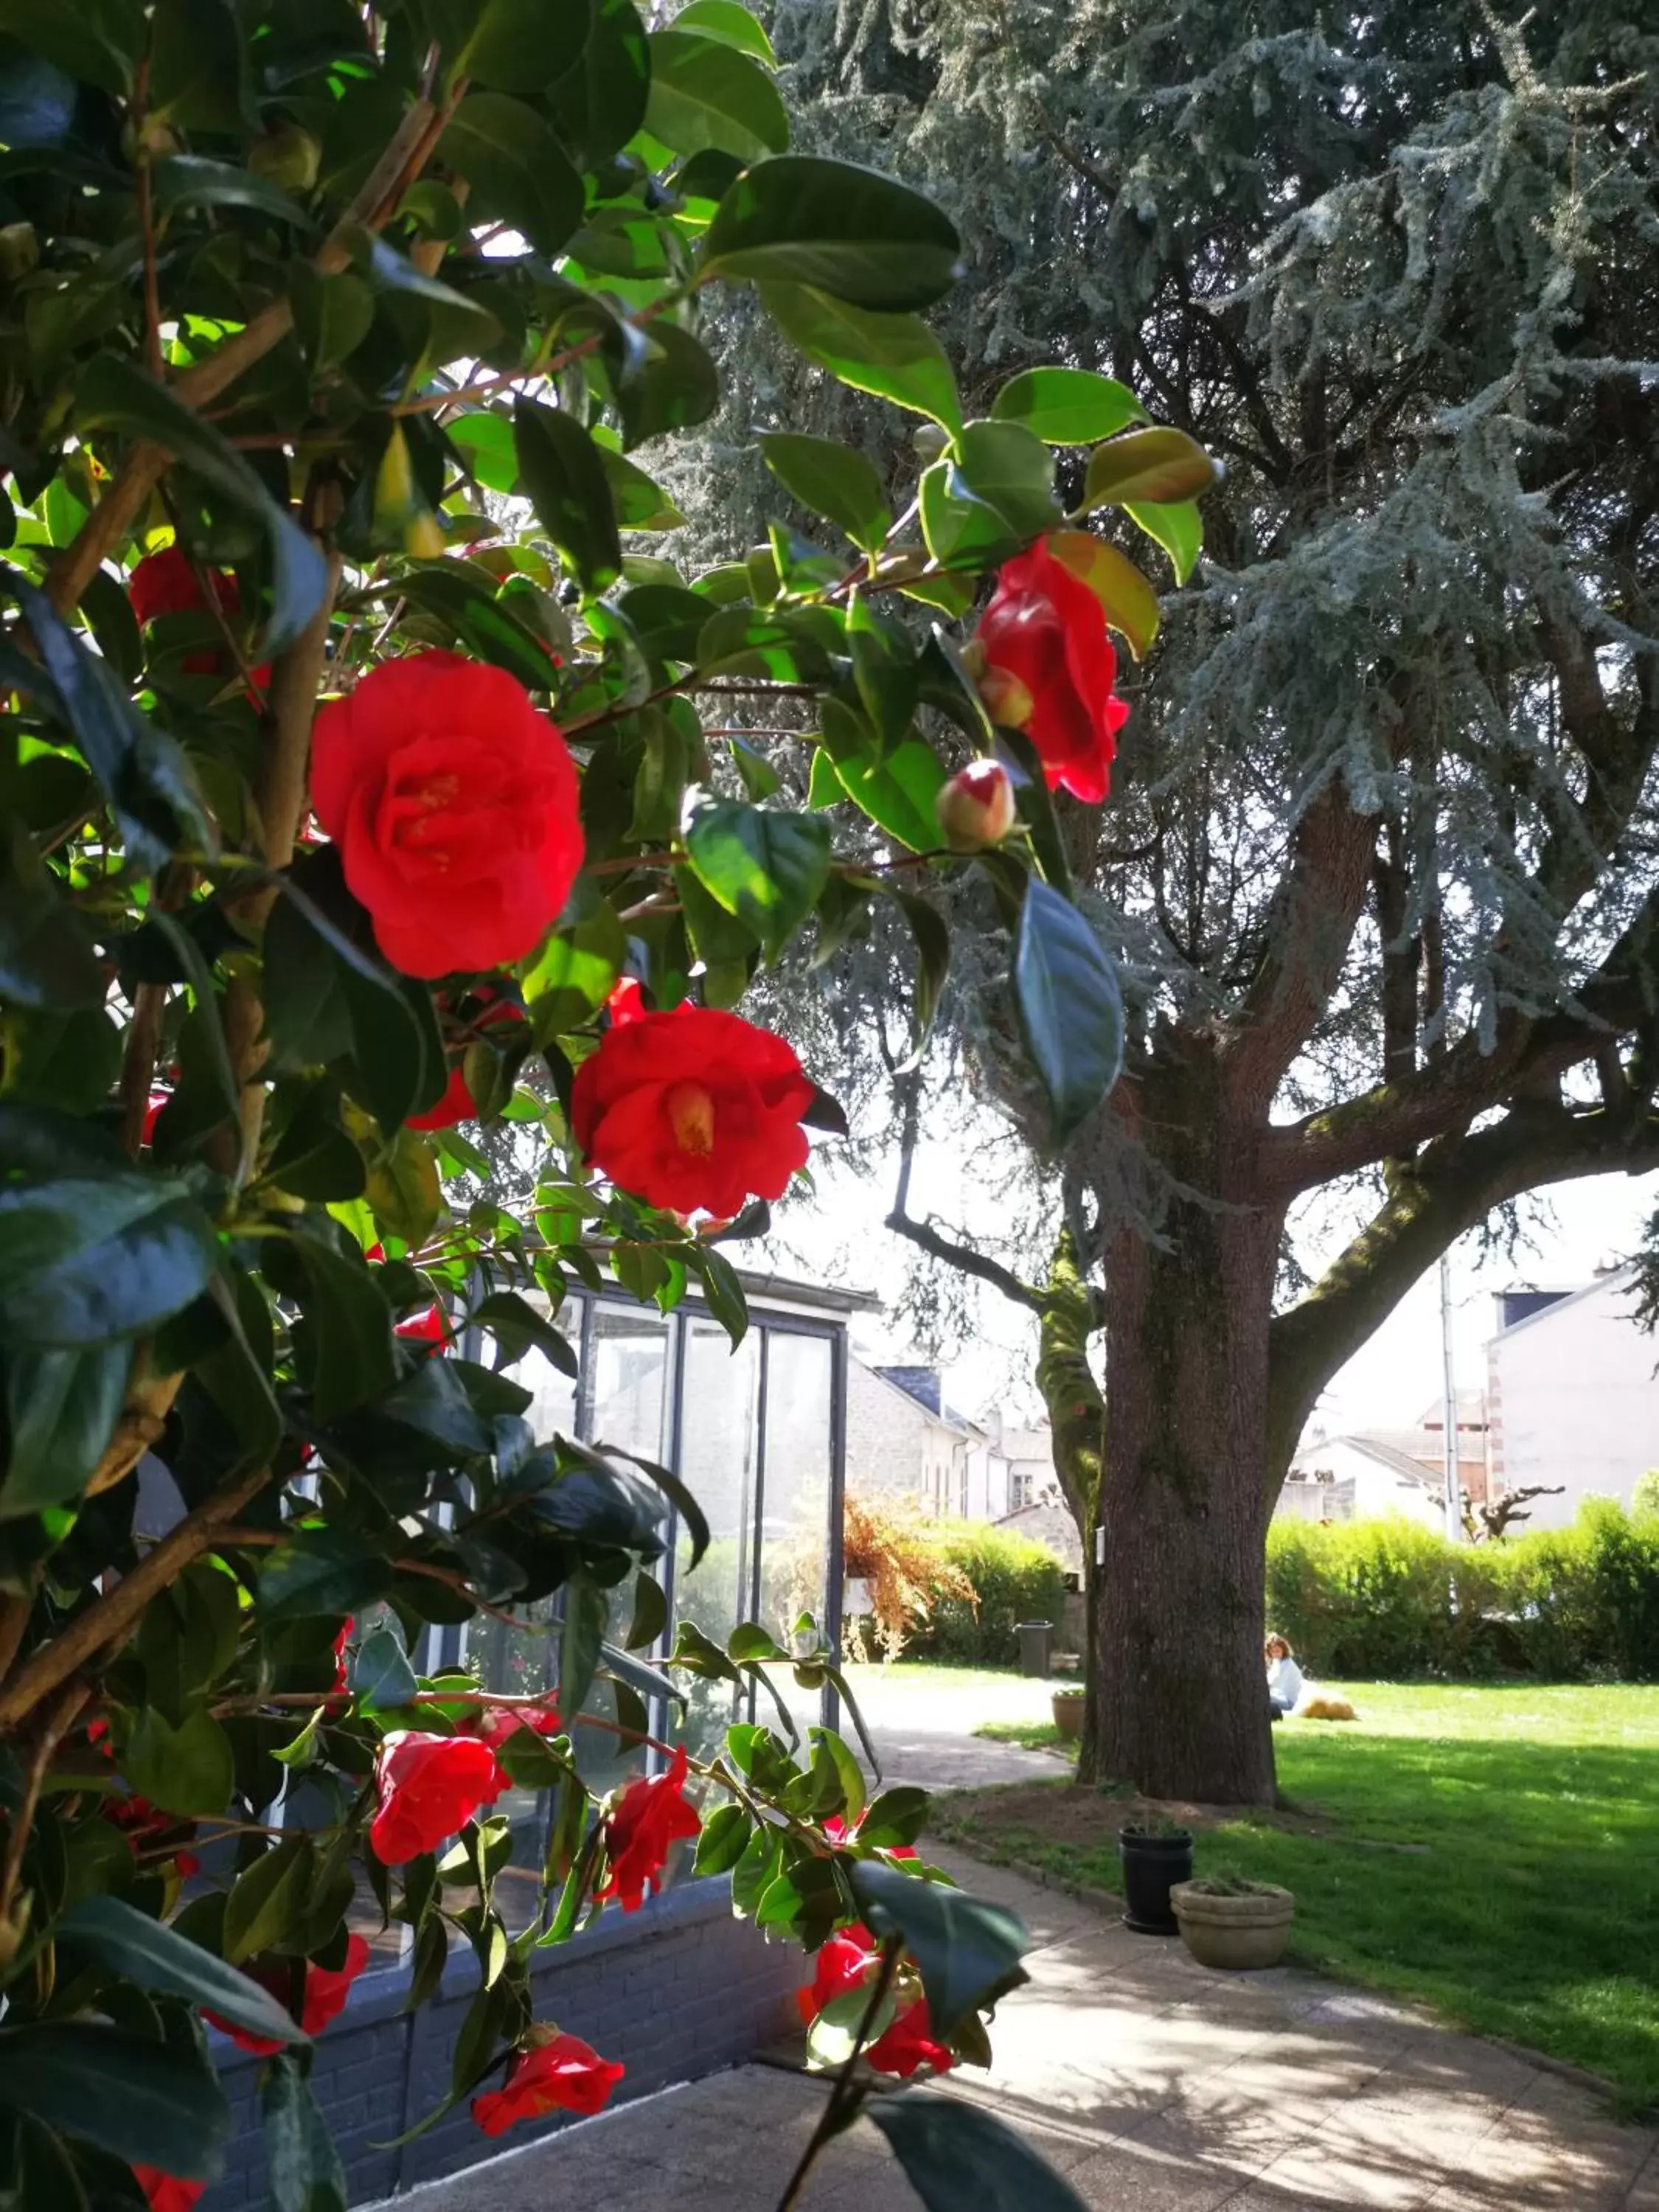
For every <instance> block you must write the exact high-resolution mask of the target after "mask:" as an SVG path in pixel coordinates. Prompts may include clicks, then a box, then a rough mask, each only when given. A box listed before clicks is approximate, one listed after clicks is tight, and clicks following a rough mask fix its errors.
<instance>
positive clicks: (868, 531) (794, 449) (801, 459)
mask: <svg viewBox="0 0 1659 2212" xmlns="http://www.w3.org/2000/svg"><path fill="white" fill-rule="evenodd" d="M760 448H761V453H762V456H763V459H764V460H765V462H766V465H767V467H768V468H769V469H770V470H771V471H772V473H773V475H774V476H775V477H776V478H777V479H778V482H779V483H781V484H782V486H783V487H784V489H785V490H786V491H788V492H792V493H793V495H794V496H795V497H796V498H797V499H798V500H799V501H800V503H801V505H802V506H803V507H809V508H810V509H811V512H812V513H814V514H822V515H824V516H827V517H828V519H829V520H830V521H831V522H833V523H834V524H835V525H836V528H837V529H838V530H841V531H843V532H845V533H846V535H847V536H848V538H851V539H852V541H853V543H854V544H855V545H860V546H862V547H863V548H864V550H865V551H866V552H867V553H873V552H874V551H875V550H876V549H877V547H878V545H879V544H881V542H882V539H883V538H884V537H885V536H886V534H887V532H888V531H889V529H890V527H891V526H892V520H893V517H892V514H891V512H890V509H889V507H888V504H887V499H886V495H885V494H884V491H883V490H882V488H881V478H880V477H878V475H877V474H876V471H875V469H874V467H873V466H872V464H871V463H870V462H869V461H867V460H866V459H865V458H864V455H863V454H862V453H857V452H855V451H854V448H853V447H850V446H842V445H838V444H837V443H836V441H835V440H834V439H833V438H808V437H803V436H801V435H799V434H798V433H796V432H795V431H793V430H772V431H769V432H768V433H767V435H765V436H764V437H763V438H762V440H761V441H760Z"/></svg>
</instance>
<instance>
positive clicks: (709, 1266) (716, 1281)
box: [687, 1245, 749, 1352]
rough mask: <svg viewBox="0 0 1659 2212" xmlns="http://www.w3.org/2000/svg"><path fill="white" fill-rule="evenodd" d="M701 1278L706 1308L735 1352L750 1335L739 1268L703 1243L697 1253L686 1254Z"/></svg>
mask: <svg viewBox="0 0 1659 2212" xmlns="http://www.w3.org/2000/svg"><path fill="white" fill-rule="evenodd" d="M687 1265H688V1266H690V1267H695V1268H696V1273H697V1274H698V1275H699V1276H700V1278H701V1279H702V1294H703V1297H704V1298H705V1299H706V1300H707V1302H708V1310H709V1312H710V1313H711V1314H712V1315H713V1316H714V1319H715V1320H716V1321H717V1322H719V1323H720V1327H721V1328H723V1329H724V1330H725V1331H726V1335H727V1336H728V1337H729V1338H730V1339H731V1340H732V1350H733V1351H734V1352H735V1351H736V1350H737V1348H738V1346H739V1345H740V1344H741V1343H742V1342H743V1340H744V1337H745V1336H746V1335H747V1334H749V1301H748V1299H747V1298H746V1297H744V1291H743V1285H742V1283H741V1282H740V1281H739V1280H738V1271H737V1269H736V1268H735V1267H733V1266H732V1263H731V1261H729V1260H728V1259H726V1257H725V1255H723V1254H721V1253H719V1252H716V1251H714V1249H712V1248H711V1247H709V1246H708V1245H705V1246H704V1247H703V1248H702V1253H701V1255H697V1256H696V1257H695V1258H692V1257H688V1260H687Z"/></svg>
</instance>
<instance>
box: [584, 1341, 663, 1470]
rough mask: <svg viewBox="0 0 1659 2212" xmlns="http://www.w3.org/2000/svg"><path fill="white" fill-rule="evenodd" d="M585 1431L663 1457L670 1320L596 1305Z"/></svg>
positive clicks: (598, 1440)
mask: <svg viewBox="0 0 1659 2212" xmlns="http://www.w3.org/2000/svg"><path fill="white" fill-rule="evenodd" d="M592 1347H593V1348H592V1373H591V1374H590V1376H588V1378H587V1379H588V1393H589V1398H588V1402H589V1405H590V1407H592V1411H591V1413H589V1416H588V1424H587V1433H588V1435H589V1437H591V1438H592V1442H593V1443H597V1444H614V1445H616V1446H617V1449H618V1450H621V1451H637V1452H643V1453H644V1454H645V1456H646V1457H647V1459H657V1460H659V1459H661V1458H663V1457H664V1456H665V1448H666V1443H667V1435H668V1424H667V1420H666V1418H665V1416H666V1413H667V1407H668V1392H667V1387H666V1386H667V1380H668V1323H667V1322H666V1320H665V1318H664V1317H663V1316H662V1315H661V1314H655V1313H645V1312H641V1310H640V1309H639V1308H637V1307H630V1308H627V1309H624V1308H621V1307H617V1306H605V1305H599V1306H595V1308H594V1309H593V1336H592Z"/></svg>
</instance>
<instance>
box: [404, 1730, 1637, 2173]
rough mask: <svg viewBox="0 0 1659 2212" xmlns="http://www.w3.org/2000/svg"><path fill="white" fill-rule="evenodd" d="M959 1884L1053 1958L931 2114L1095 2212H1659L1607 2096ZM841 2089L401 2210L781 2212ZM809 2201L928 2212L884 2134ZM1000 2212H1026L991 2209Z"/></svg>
mask: <svg viewBox="0 0 1659 2212" xmlns="http://www.w3.org/2000/svg"><path fill="white" fill-rule="evenodd" d="M1048 1771H1051V1772H1052V1771H1053V1769H1052V1766H1050V1768H1049V1770H1048ZM907 1778H908V1770H907ZM940 1856H941V1857H945V1856H946V1855H944V1854H941V1855H940ZM949 1863H951V1870H952V1872H953V1873H955V1874H956V1875H957V1876H958V1878H959V1879H960V1880H961V1881H963V1884H964V1886H965V1887H971V1888H972V1889H973V1890H975V1892H976V1893H979V1894H980V1895H981V1896H989V1897H994V1898H998V1899H1001V1900H1002V1901H1003V1902H1005V1903H1006V1904H1009V1905H1012V1906H1013V1907H1014V1908H1015V1910H1016V1911H1018V1912H1019V1913H1020V1914H1021V1915H1022V1916H1023V1917H1024V1919H1025V1921H1026V1923H1027V1925H1028V1926H1029V1927H1030V1929H1031V1930H1032V1933H1033V1935H1034V1936H1036V1939H1037V1944H1038V1948H1036V1951H1035V1952H1034V1954H1032V1955H1031V1956H1030V1957H1029V1958H1028V1959H1027V1960H1026V1965H1027V1966H1028V1968H1029V1969H1030V1974H1031V1983H1030V1986H1029V1987H1028V1988H1026V1989H1024V1990H1018V1992H1016V1994H1015V1995H1014V1996H1012V1997H1011V1998H1009V1999H1008V2000H1007V2001H1006V2002H1005V2003H1004V2004H1003V2005H1002V2007H1001V2008H1000V2010H999V2013H998V2015H997V2018H996V2021H995V2022H994V2026H993V2028H992V2041H993V2044H994V2048H995V2053H996V2057H995V2063H994V2066H993V2068H992V2069H991V2071H990V2073H989V2074H988V2075H984V2074H976V2073H973V2072H971V2071H969V2070H966V2069H964V2070H963V2071H962V2072H959V2073H957V2074H953V2075H951V2076H950V2077H949V2078H948V2080H947V2081H946V2082H945V2083H944V2084H943V2085H942V2086H940V2087H931V2088H927V2089H924V2090H918V2091H916V2092H915V2093H916V2094H919V2095H925V2096H964V2097H967V2098H969V2099H970V2100H974V2101H975V2102H979V2103H982V2104H984V2105H986V2106H987V2107H989V2108H990V2109H991V2110H993V2111H994V2112H998V2113H999V2114H1000V2116H1001V2117H1002V2118H1004V2119H1006V2120H1007V2121H1008V2122H1009V2123H1010V2124H1012V2125H1013V2126H1014V2127H1016V2128H1018V2129H1019V2130H1020V2131H1021V2132H1022V2133H1024V2135H1026V2136H1029V2137H1030V2140H1031V2142H1033V2143H1034V2144H1036V2146H1037V2147H1038V2148H1040V2149H1041V2150H1042V2153H1043V2154H1044V2155H1045V2156H1046V2157H1047V2158H1048V2160H1049V2161H1050V2163H1051V2164H1053V2165H1054V2166H1057V2167H1058V2168H1059V2169H1060V2171H1061V2172H1063V2173H1065V2174H1066V2177H1067V2179H1069V2180H1070V2182H1071V2185H1072V2186H1073V2189H1075V2190H1076V2191H1077V2192H1078V2194H1079V2196H1080V2197H1082V2199H1083V2200H1084V2202H1085V2204H1087V2205H1089V2206H1090V2207H1091V2208H1094V2212H1215V2208H1218V2207H1221V2206H1224V2205H1225V2207H1226V2208H1227V2212H1333V2208H1336V2207H1370V2208H1377V2212H1659V2152H1656V2136H1655V2133H1654V2131H1653V2130H1651V2129H1638V2128H1631V2127H1622V2126H1619V2125H1617V2124H1614V2123H1613V2122H1612V2121H1610V2120H1608V2119H1607V2118H1606V2117H1605V2116H1604V2115H1603V2113H1602V2112H1601V2109H1600V2106H1599V2105H1598V2101H1597V2100H1596V2098H1595V2095H1594V2093H1591V2092H1589V2090H1587V2089H1585V2088H1583V2087H1580V2086H1578V2085H1577V2084H1576V2083H1574V2082H1571V2081H1567V2080H1565V2079H1564V2078H1562V2077H1561V2076H1560V2075H1556V2074H1553V2073H1551V2072H1548V2071H1546V2070H1545V2069H1542V2068H1541V2067H1540V2066H1538V2065H1535V2064H1534V2063H1532V2062H1530V2061H1529V2060H1528V2059H1526V2058H1523V2057H1516V2056H1514V2055H1512V2054H1511V2053H1510V2052H1509V2051H1504V2050H1500V2049H1498V2048H1497V2047H1495V2046H1494V2045H1490V2044H1485V2043H1480V2042H1478V2041H1476V2040H1474V2039H1472V2038H1470V2037H1467V2036H1460V2035H1453V2034H1450V2033H1448V2032H1447V2031H1445V2030H1444V2029H1443V2028H1438V2027H1435V2026H1433V2025H1432V2024H1431V2022H1429V2021H1426V2020H1425V2019H1424V2018H1422V2017H1420V2016H1419V2015H1416V2014H1414V2013H1413V2012H1411V2011H1409V2010H1407V2008H1404V2007H1401V2006H1398V2005H1395V2004H1391V2003H1388V2002H1383V2001H1382V2000H1381V1999H1377V1998H1374V1997H1369V1996H1360V1995H1358V1994H1356V1993H1354V1992H1352V1991H1348V1990H1342V1989H1340V1988H1337V1987H1336V1986H1334V1984H1329V1983H1326V1982H1321V1981H1318V1980H1316V1979H1314V1978H1311V1977H1310V1976H1304V1975H1301V1974H1295V1973H1291V1972H1287V1971H1285V1970H1283V1969H1275V1970H1274V1971H1273V1972H1268V1973H1262V1974H1251V1975H1247V1976H1234V1975H1230V1976H1222V1975H1218V1974H1211V1973H1206V1972H1205V1971H1204V1970H1203V1969H1202V1968H1201V1967H1199V1966H1194V1964H1193V1963H1192V1961H1191V1960H1189V1959H1188V1957H1187V1954H1186V1953H1185V1952H1184V1951H1183V1950H1182V1948H1181V1946H1180V1944H1179V1943H1178V1942H1164V1941H1162V1940H1160V1939H1158V1938H1155V1937H1141V1936H1131V1935H1129V1934H1128V1933H1127V1931H1126V1930H1125V1929H1122V1928H1121V1926H1119V1925H1118V1924H1117V1923H1116V1922H1115V1921H1113V1920H1111V1919H1109V1917H1106V1916H1105V1915H1103V1913H1102V1912H1100V1911H1097V1910H1096V1909H1095V1908H1094V1907H1093V1906H1091V1905H1085V1904H1082V1903H1078V1902H1073V1900H1071V1899H1067V1898H1066V1897H1063V1896H1061V1895H1060V1894H1058V1893H1055V1892H1054V1891H1052V1890H1049V1889H1045V1888H1041V1887H1036V1885H1034V1884H1032V1883H1030V1882H1028V1881H1024V1880H1022V1879H1021V1878H1020V1877H1018V1875H1011V1874H1008V1873H1006V1872H1005V1871H1002V1870H1000V1869H994V1868H989V1867H983V1866H980V1865H977V1864H975V1863H970V1862H969V1861H966V1860H963V1859H959V1858H958V1859H955V1860H953V1861H950V1862H949ZM823 2094H824V2091H823V2085H822V2083H821V2082H819V2081H815V2080H814V2079H812V2078H811V2077H810V2076H807V2075H800V2074H796V2073H792V2072H789V2071H787V2070H783V2069H777V2068H772V2067H767V2066H758V2065H756V2066H745V2067H741V2068H738V2069H737V2070H736V2071H734V2072H732V2073H728V2074H724V2075H716V2076H714V2078H712V2079H711V2080H708V2081H702V2082H698V2083H696V2084H694V2085H693V2086H691V2087H687V2088H684V2089H679V2090H673V2091H670V2092H669V2093H667V2094H665V2095H664V2096H661V2097H659V2098H655V2099H653V2100H649V2101H648V2102H645V2103H642V2104H641V2105H639V2106H635V2107H633V2108H631V2109H630V2108H629V2107H628V2106H623V2107H622V2108H621V2109H620V2110H618V2111H617V2112H613V2113H610V2114H607V2115H605V2116H604V2117H603V2118H599V2119H598V2120H594V2121H591V2122H588V2123H586V2124H584V2125H582V2126H580V2127H576V2128H573V2129H571V2130H568V2131H566V2132H564V2133H563V2134H562V2135H561V2136H558V2137H556V2138H555V2139H554V2140H552V2141H551V2142H542V2143H538V2144H536V2145H534V2146H532V2147H531V2148H528V2149H526V2150H525V2151H523V2152H522V2153H518V2154H509V2155H508V2156H507V2157H506V2158H504V2159H501V2160H495V2161H492V2162H491V2163H490V2164H489V2165H488V2166H483V2167H479V2168H475V2169H474V2170H473V2171H472V2172H471V2173H468V2174H464V2175H460V2176H459V2177H457V2178H456V2179H453V2180H450V2181H447V2182H442V2183H438V2184H435V2185H433V2186H432V2187H430V2188H429V2189H427V2190H423V2191H416V2192H415V2193H414V2195H413V2196H412V2197H410V2198H406V2199H403V2200H401V2202H402V2203H408V2204H410V2206H411V2208H415V2207H418V2208H419V2212H545V2208H546V2207H548V2206H550V2205H554V2204H565V2203H587V2204H592V2205H596V2206H599V2207H602V2208H603V2212H671V2208H673V2209H674V2212H769V2208H771V2207H772V2206H774V2205H775V2204H776V2203H777V2200H778V2197H779V2195H780V2193H781V2190H782V2188H783V2185H784V2183H785V2182H786V2180H787V2178H788V2175H789V2173H790V2172H791V2170H792V2168H793V2165H794V2162H795V2160H796V2159H797V2157H798V2156H799V2152H800V2149H801V2147H802V2145H803V2144H804V2143H805V2140H806V2138H807V2136H808V2135H809V2134H810V2133H811V2128H812V2125H813V2123H814V2120H815V2118H816V2117H817V2112H818V2111H819V2110H820V2108H821V2104H822V2100H823ZM799 2202H800V2207H801V2212H917V2203H918V2200H917V2198H916V2197H915V2195H914V2194H913V2192H912V2191H911V2190H910V2188H909V2185H908V2183H907V2182H906V2181H905V2179H904V2178H903V2175H902V2172H901V2171H900V2169H899V2167H898V2166H896V2163H895V2162H894V2160H893V2159H892V2158H891V2156H890V2153H889V2152H888V2150H887V2148H886V2145H885V2142H884V2139H883V2138H882V2137H881V2136H878V2134H877V2133H876V2131H875V2130H874V2129H873V2128H872V2127H871V2126H870V2125H869V2124H867V2123H860V2124H859V2125H858V2126H857V2127H855V2128H854V2129H853V2130H851V2131H850V2133H848V2135H846V2136H842V2137H841V2138H840V2139H839V2140H837V2141H836V2142H834V2143H832V2144H830V2146H829V2148H828V2149H827V2151H826V2152H825V2153H824V2154H823V2158H822V2160H821V2162H820V2164H819V2166H818V2167H817V2169H816V2170H815V2174H814V2178H813V2179H812V2180H811V2184H810V2185H809V2186H808V2188H807V2190H806V2191H805V2194H804V2195H803V2197H801V2199H800V2200H799ZM985 2212H1018V2208H1016V2207H1013V2206H1012V2205H1008V2204H1006V2203H1003V2202H1001V2201H998V2202H997V2203H995V2204H994V2205H993V2203H992V2200H991V2199H990V2198H989V2197H988V2196H987V2203H986V2207H985Z"/></svg>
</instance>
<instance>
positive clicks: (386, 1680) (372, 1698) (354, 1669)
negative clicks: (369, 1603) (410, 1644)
mask: <svg viewBox="0 0 1659 2212" xmlns="http://www.w3.org/2000/svg"><path fill="white" fill-rule="evenodd" d="M350 1687H351V1689H352V1691H353V1692H354V1693H355V1695H356V1697H357V1698H358V1699H361V1701H362V1703H363V1704H364V1705H378V1706H380V1707H381V1709H382V1710H395V1709H396V1708H397V1707H398V1706H399V1705H407V1704H408V1703H409V1701H410V1699H411V1698H412V1697H413V1696H414V1695H415V1693H416V1691H417V1690H418V1689H419V1687H420V1683H419V1681H418V1680H416V1674H415V1669H414V1668H412V1667H411V1666H410V1663H409V1655H408V1654H407V1652H406V1651H405V1650H404V1644H403V1638H401V1637H400V1636H399V1635H398V1632H397V1631H396V1629H393V1628H375V1629H371V1630H370V1631H369V1633H368V1635H367V1636H366V1637H365V1638H363V1641H362V1645H361V1647H360V1648H359V1650H358V1651H357V1654H356V1657H355V1658H354V1659H353V1661H352V1662H351V1680H350Z"/></svg>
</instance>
